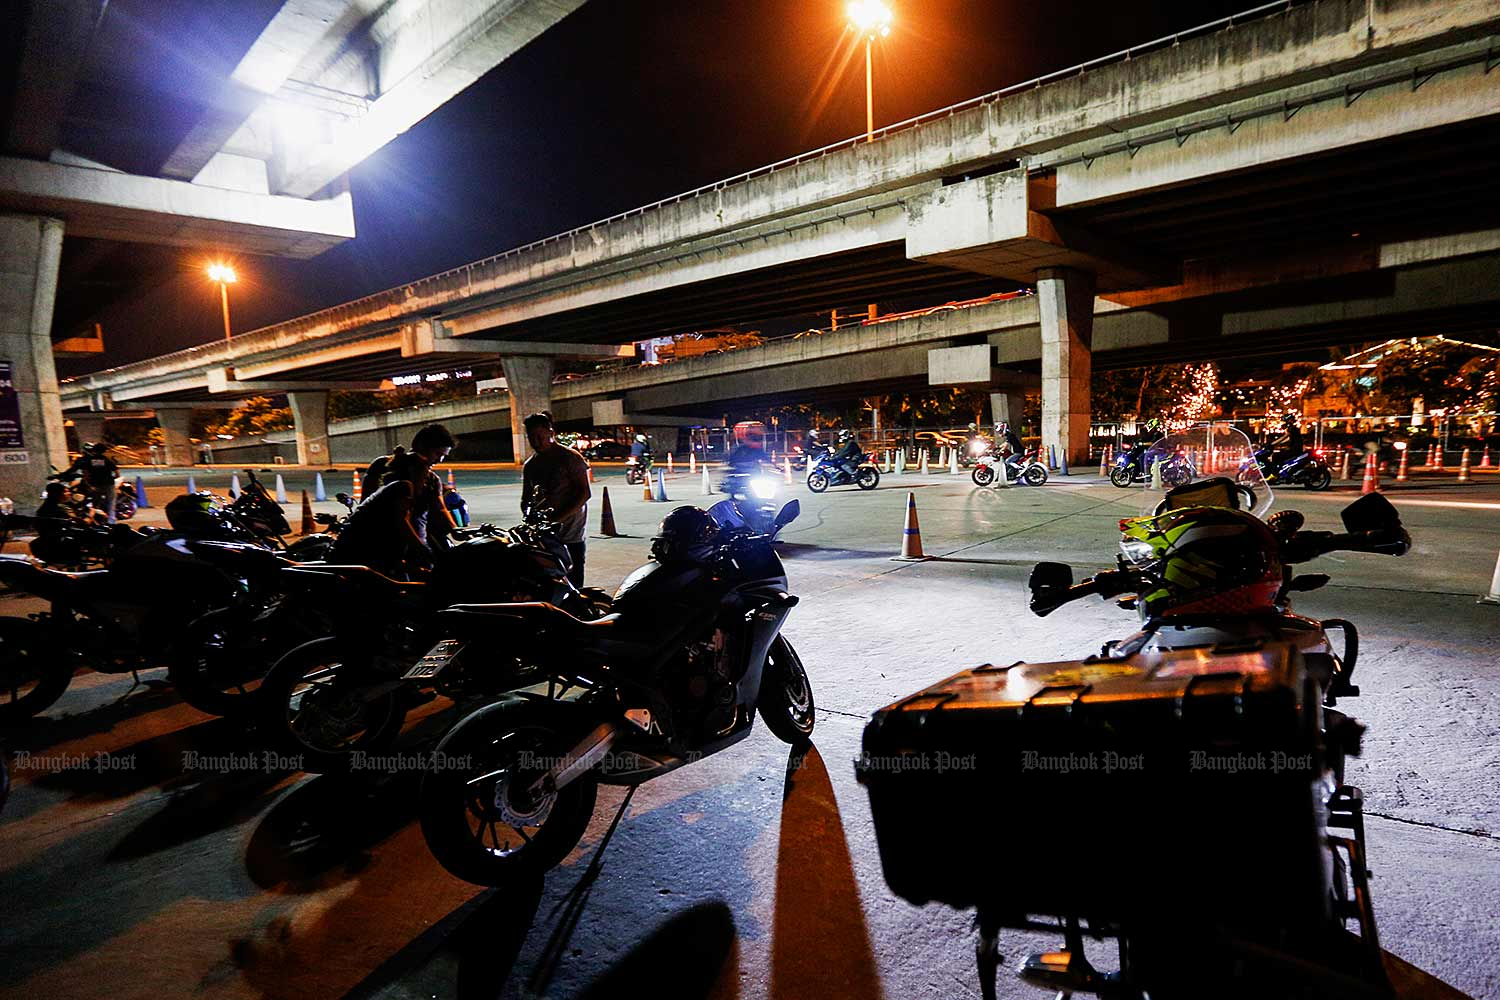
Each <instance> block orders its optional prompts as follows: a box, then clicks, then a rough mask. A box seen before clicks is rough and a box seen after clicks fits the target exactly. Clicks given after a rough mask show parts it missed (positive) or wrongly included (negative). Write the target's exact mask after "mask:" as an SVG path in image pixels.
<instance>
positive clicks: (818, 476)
mask: <svg viewBox="0 0 1500 1000" xmlns="http://www.w3.org/2000/svg"><path fill="white" fill-rule="evenodd" d="M807 488H808V489H810V490H812V491H813V492H814V493H822V492H823V491H824V490H826V489H828V474H827V473H824V472H813V473H809V474H808V477H807Z"/></svg>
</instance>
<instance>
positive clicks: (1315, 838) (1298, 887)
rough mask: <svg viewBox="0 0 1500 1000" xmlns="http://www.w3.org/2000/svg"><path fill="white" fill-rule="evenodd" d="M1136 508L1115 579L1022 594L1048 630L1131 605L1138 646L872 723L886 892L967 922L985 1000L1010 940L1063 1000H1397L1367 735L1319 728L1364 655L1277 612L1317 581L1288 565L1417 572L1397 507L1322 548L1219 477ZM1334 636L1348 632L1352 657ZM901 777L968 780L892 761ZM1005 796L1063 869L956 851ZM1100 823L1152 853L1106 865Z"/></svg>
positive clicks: (1058, 575)
mask: <svg viewBox="0 0 1500 1000" xmlns="http://www.w3.org/2000/svg"><path fill="white" fill-rule="evenodd" d="M1209 433H1211V434H1213V435H1214V436H1215V437H1216V438H1217V437H1219V436H1221V435H1222V434H1223V429H1222V428H1221V429H1218V430H1214V431H1211V432H1209ZM1232 433H1235V434H1237V433H1238V432H1232ZM1216 443H1217V442H1216ZM1180 444H1181V442H1178V441H1173V440H1171V439H1168V440H1167V441H1166V442H1163V443H1161V447H1157V446H1153V448H1152V449H1151V450H1152V451H1155V452H1156V454H1157V456H1161V455H1164V454H1170V453H1173V452H1174V451H1175V450H1176V448H1177V447H1178V446H1179V445H1180ZM1152 457H1153V456H1150V455H1148V456H1147V460H1148V462H1149V461H1150V459H1151V458H1152ZM1143 499H1144V500H1145V501H1146V504H1145V508H1144V510H1143V516H1142V517H1139V518H1133V519H1127V520H1126V521H1123V522H1122V523H1121V529H1122V535H1123V538H1122V542H1121V555H1120V557H1119V558H1118V560H1117V568H1116V569H1114V570H1109V571H1105V572H1101V573H1098V574H1095V575H1094V576H1093V577H1092V578H1090V579H1089V580H1086V581H1084V582H1083V583H1081V584H1077V585H1075V584H1073V582H1072V571H1071V569H1070V568H1069V567H1067V566H1064V565H1062V564H1057V563H1042V564H1039V565H1038V566H1037V567H1036V569H1035V570H1034V571H1033V574H1032V578H1031V581H1030V590H1031V607H1032V609H1033V611H1035V612H1036V613H1037V614H1039V615H1045V614H1048V613H1050V612H1051V611H1053V610H1055V609H1056V608H1058V607H1061V606H1062V605H1063V604H1065V603H1067V602H1069V601H1072V600H1076V599H1078V598H1080V597H1083V596H1086V595H1088V594H1098V595H1100V596H1101V597H1105V598H1110V597H1115V598H1118V597H1121V596H1122V595H1134V596H1131V597H1127V598H1126V599H1125V600H1124V601H1122V602H1121V603H1122V606H1125V607H1129V608H1134V609H1135V610H1137V611H1138V612H1139V613H1140V615H1141V617H1142V628H1141V630H1140V632H1138V633H1136V634H1135V635H1134V636H1131V637H1129V638H1127V639H1124V640H1119V641H1116V642H1112V643H1108V644H1106V646H1105V647H1104V650H1103V652H1102V655H1100V656H1094V657H1089V658H1088V659H1084V660H1079V661H1074V662H1068V663H1051V664H1024V663H1023V664H1014V665H1012V666H1008V667H994V666H988V665H986V666H983V667H978V668H975V669H972V670H967V671H964V672H962V673H960V674H958V675H955V676H954V677H950V678H948V679H947V680H945V681H942V682H940V683H938V684H936V685H933V686H932V687H930V688H928V689H926V690H924V691H922V692H919V693H917V694H915V695H912V696H910V697H908V698H905V699H903V700H902V701H900V702H897V703H895V704H893V705H891V706H889V707H888V708H886V709H882V710H881V711H880V712H878V713H876V716H875V719H874V720H873V721H872V722H871V724H870V725H869V726H868V727H867V728H866V731H865V743H864V745H865V755H864V756H862V758H861V761H860V764H859V766H858V768H857V773H858V775H859V777H860V780H861V782H862V783H864V784H865V785H866V787H867V789H868V791H869V793H870V800H871V807H872V809H873V810H874V813H875V825H876V835H877V840H878V841H879V843H880V849H881V857H882V864H883V866H884V869H885V874H886V879H887V881H888V882H889V883H890V885H891V887H892V889H894V890H895V891H896V892H897V894H898V895H901V896H902V897H903V898H905V899H907V900H909V901H911V902H914V903H925V902H928V901H931V900H942V901H944V902H947V903H949V904H951V905H954V906H960V907H970V906H972V907H976V908H977V910H978V920H977V923H978V925H979V932H980V940H979V947H978V949H977V956H978V959H979V966H980V976H981V988H982V993H983V995H984V996H986V997H994V996H995V982H994V977H995V974H996V971H997V969H998V966H999V963H1000V961H1001V959H1000V956H999V954H998V950H997V940H998V933H999V930H1000V928H1002V927H1016V928H1024V929H1028V930H1037V931H1047V932H1054V933H1055V932H1060V933H1061V935H1062V937H1063V939H1064V946H1063V947H1062V948H1060V949H1057V950H1055V951H1051V952H1047V953H1042V954H1037V955H1032V956H1031V957H1030V958H1028V959H1027V960H1026V961H1025V962H1024V963H1023V965H1022V967H1021V969H1020V975H1021V977H1022V978H1023V979H1024V980H1026V981H1027V982H1029V983H1031V984H1032V985H1036V986H1041V987H1044V988H1048V989H1051V990H1053V991H1055V992H1061V993H1062V994H1065V995H1067V994H1072V993H1096V994H1099V995H1100V996H1104V997H1109V998H1119V1000H1125V998H1130V1000H1139V998H1143V997H1145V996H1147V995H1149V996H1151V997H1153V998H1154V997H1184V998H1185V997H1190V996H1208V995H1212V996H1227V997H1235V998H1248V997H1304V996H1313V995H1316V996H1329V997H1350V998H1352V997H1356V996H1358V997H1368V996H1380V995H1388V994H1389V992H1390V986H1389V984H1388V983H1387V982H1386V980H1385V973H1384V971H1383V969H1382V961H1381V952H1380V948H1379V943H1378V939H1377V934H1376V929H1375V921H1374V912H1373V908H1372V906H1371V903H1370V896H1369V885H1368V881H1367V878H1368V873H1367V870H1366V859H1365V842H1364V824H1363V812H1362V798H1361V795H1360V792H1359V790H1358V789H1357V788H1353V787H1350V786H1348V785H1345V784H1343V764H1344V759H1345V757H1346V756H1349V755H1353V754H1357V753H1358V752H1359V749H1360V737H1361V734H1362V732H1363V727H1362V726H1361V725H1360V724H1359V723H1358V722H1356V721H1354V720H1353V719H1351V718H1349V717H1347V716H1345V715H1344V714H1343V713H1341V712H1339V711H1337V710H1336V709H1335V708H1334V707H1333V706H1334V705H1336V704H1337V701H1338V699H1339V698H1343V697H1352V696H1355V695H1357V694H1358V693H1359V689H1358V688H1357V687H1355V686H1354V685H1353V684H1352V674H1353V667H1354V663H1355V660H1356V659H1357V650H1358V639H1357V633H1356V632H1355V631H1354V628H1353V626H1352V625H1350V624H1349V623H1347V622H1344V621H1342V620H1329V621H1323V622H1318V621H1315V620H1313V619H1308V618H1304V617H1301V616H1298V615H1296V614H1294V613H1293V612H1292V610H1291V607H1290V597H1291V595H1292V594H1294V593H1299V592H1304V591H1308V590H1312V589H1315V588H1316V587H1319V586H1322V585H1323V584H1325V583H1327V581H1328V578H1327V577H1326V576H1321V575H1317V576H1312V575H1309V576H1294V575H1293V573H1292V569H1291V567H1292V566H1293V565H1295V564H1299V563H1302V562H1305V561H1308V560H1310V559H1313V558H1316V557H1317V556H1319V555H1322V554H1325V553H1329V552H1335V551H1357V552H1373V553H1381V554H1388V555H1401V554H1403V553H1405V552H1406V551H1407V549H1408V548H1409V546H1410V539H1409V537H1408V536H1407V534H1406V531H1405V529H1404V528H1403V527H1402V525H1401V522H1400V519H1399V517H1398V516H1397V513H1396V511H1395V508H1393V507H1392V506H1391V505H1390V503H1389V502H1388V501H1387V500H1386V499H1385V498H1384V497H1383V496H1381V495H1379V494H1370V495H1367V496H1364V497H1362V498H1361V499H1360V500H1358V501H1356V502H1355V503H1353V504H1351V505H1349V507H1347V508H1345V510H1344V511H1343V512H1342V519H1343V521H1344V526H1345V528H1346V532H1345V533H1342V534H1334V533H1332V532H1326V531H1307V530H1303V524H1304V522H1303V519H1302V517H1301V515H1299V514H1297V513H1296V512H1294V511H1283V512H1280V513H1278V514H1276V515H1274V516H1272V517H1270V519H1269V520H1265V521H1263V520H1261V516H1262V515H1264V514H1265V513H1266V511H1267V510H1268V509H1269V507H1270V505H1271V501H1272V496H1271V490H1270V488H1269V487H1268V486H1266V485H1265V484H1264V482H1263V481H1259V482H1254V483H1236V482H1235V481H1234V480H1232V479H1230V478H1228V477H1217V478H1214V479H1209V480H1206V481H1203V482H1197V483H1190V484H1184V485H1180V486H1176V487H1173V488H1170V489H1151V488H1148V489H1146V490H1144V491H1143ZM1329 629H1333V630H1336V631H1338V630H1341V631H1343V633H1344V640H1345V641H1344V649H1343V651H1342V653H1336V652H1335V651H1334V649H1333V648H1332V644H1331V643H1330V642H1329V639H1328V636H1327V630H1329ZM1007 659H1008V658H1007ZM939 754H941V755H942V756H941V757H937V755H939ZM912 755H923V756H925V757H927V758H933V757H937V759H939V760H947V761H950V762H960V763H958V764H956V765H955V766H952V767H949V768H948V769H946V771H939V772H937V773H931V772H928V773H923V772H921V771H919V770H916V769H914V768H903V767H897V766H895V765H894V764H893V763H892V761H893V760H900V759H906V758H908V757H910V756H912ZM996 787H1004V788H1005V789H1006V790H1007V797H1008V800H1009V801H1013V802H1022V803H1024V802H1028V801H1046V802H1047V803H1048V816H1049V819H1050V821H1051V822H1050V825H1049V830H1048V839H1047V843H1048V850H1049V854H1050V855H1051V856H1053V857H1058V858H1067V859H1070V863H1068V864H1065V865H1046V866H1030V867H1027V866H993V867H990V866H976V865H975V864H974V863H973V861H972V858H971V857H969V856H968V852H967V851H966V850H965V846H966V845H971V844H973V843H974V842H975V838H976V837H977V836H978V835H979V834H980V833H981V832H982V831H983V830H985V829H989V828H991V827H992V826H993V824H994V822H995V809H996V808H999V807H998V806H997V805H996V804H995V800H994V799H993V797H992V796H991V797H990V798H989V799H985V798H984V794H983V793H985V792H986V791H993V789H994V788H996ZM917 803H922V804H923V805H924V806H925V808H924V809H922V810H920V811H919V812H912V811H911V810H912V807H913V806H914V805H916V804H917ZM981 803H982V804H981ZM1109 822H1119V823H1125V822H1128V824H1129V829H1130V830H1131V842H1132V844H1133V845H1149V850H1148V851H1147V852H1146V853H1145V854H1142V853H1141V851H1139V850H1137V849H1136V848H1135V847H1132V848H1130V849H1129V850H1128V851H1127V852H1123V853H1122V852H1120V851H1118V850H1117V849H1115V848H1112V847H1110V846H1109V845H1107V844H1104V842H1102V841H1100V839H1099V833H1098V830H1099V824H1100V823H1109ZM1102 844H1103V845H1104V846H1101V845H1102ZM1225 858H1233V859H1234V863H1233V865H1231V866H1229V867H1228V868H1226V867H1225V866H1224V860H1223V859H1225ZM950 859H951V860H950ZM1183 872H1192V873H1199V875H1198V876H1195V877H1183V876H1182V874H1181V873H1183ZM1221 872H1222V873H1223V876H1224V877H1222V878H1220V877H1217V874H1218V873H1221ZM1348 921H1354V922H1355V923H1356V924H1357V926H1358V934H1357V935H1356V934H1353V933H1351V932H1350V931H1349V930H1348V929H1347V928H1346V926H1345V925H1346V923H1347V922H1348ZM1085 934H1087V935H1088V936H1090V937H1093V938H1095V939H1102V938H1105V937H1114V938H1116V939H1117V941H1118V942H1119V968H1118V969H1117V970H1115V971H1108V972H1106V971H1100V970H1098V969H1096V968H1094V966H1093V965H1091V964H1090V962H1089V960H1088V957H1087V956H1086V955H1085V951H1084V937H1085Z"/></svg>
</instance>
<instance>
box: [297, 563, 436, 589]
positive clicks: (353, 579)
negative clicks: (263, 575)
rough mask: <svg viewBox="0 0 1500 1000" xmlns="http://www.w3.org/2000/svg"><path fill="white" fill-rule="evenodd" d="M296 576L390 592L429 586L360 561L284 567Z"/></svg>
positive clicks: (420, 581) (423, 582)
mask: <svg viewBox="0 0 1500 1000" xmlns="http://www.w3.org/2000/svg"><path fill="white" fill-rule="evenodd" d="M282 572H283V573H289V574H291V575H292V576H293V577H294V578H299V579H309V580H311V579H317V578H321V579H323V580H327V581H338V582H340V583H347V584H353V585H355V586H365V587H370V588H372V589H375V590H380V591H386V592H390V593H407V592H410V591H413V590H420V589H421V588H423V587H425V586H427V584H426V582H425V581H422V580H396V579H393V578H392V577H389V576H386V575H385V574H384V573H381V572H379V571H378V570H373V569H371V568H370V567H368V566H362V565H360V564H358V563H301V564H299V565H297V566H288V567H285V568H283V569H282Z"/></svg>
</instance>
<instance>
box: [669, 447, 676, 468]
mask: <svg viewBox="0 0 1500 1000" xmlns="http://www.w3.org/2000/svg"><path fill="white" fill-rule="evenodd" d="M667 471H668V472H676V471H677V467H676V466H675V465H673V464H672V453H671V452H670V451H669V452H667Z"/></svg>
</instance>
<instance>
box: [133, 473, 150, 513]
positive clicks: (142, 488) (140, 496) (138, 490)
mask: <svg viewBox="0 0 1500 1000" xmlns="http://www.w3.org/2000/svg"><path fill="white" fill-rule="evenodd" d="M135 505H136V506H137V507H140V508H146V507H150V506H151V501H150V500H149V499H147V497H146V483H145V481H144V480H143V479H141V477H140V476H136V477H135Z"/></svg>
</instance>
